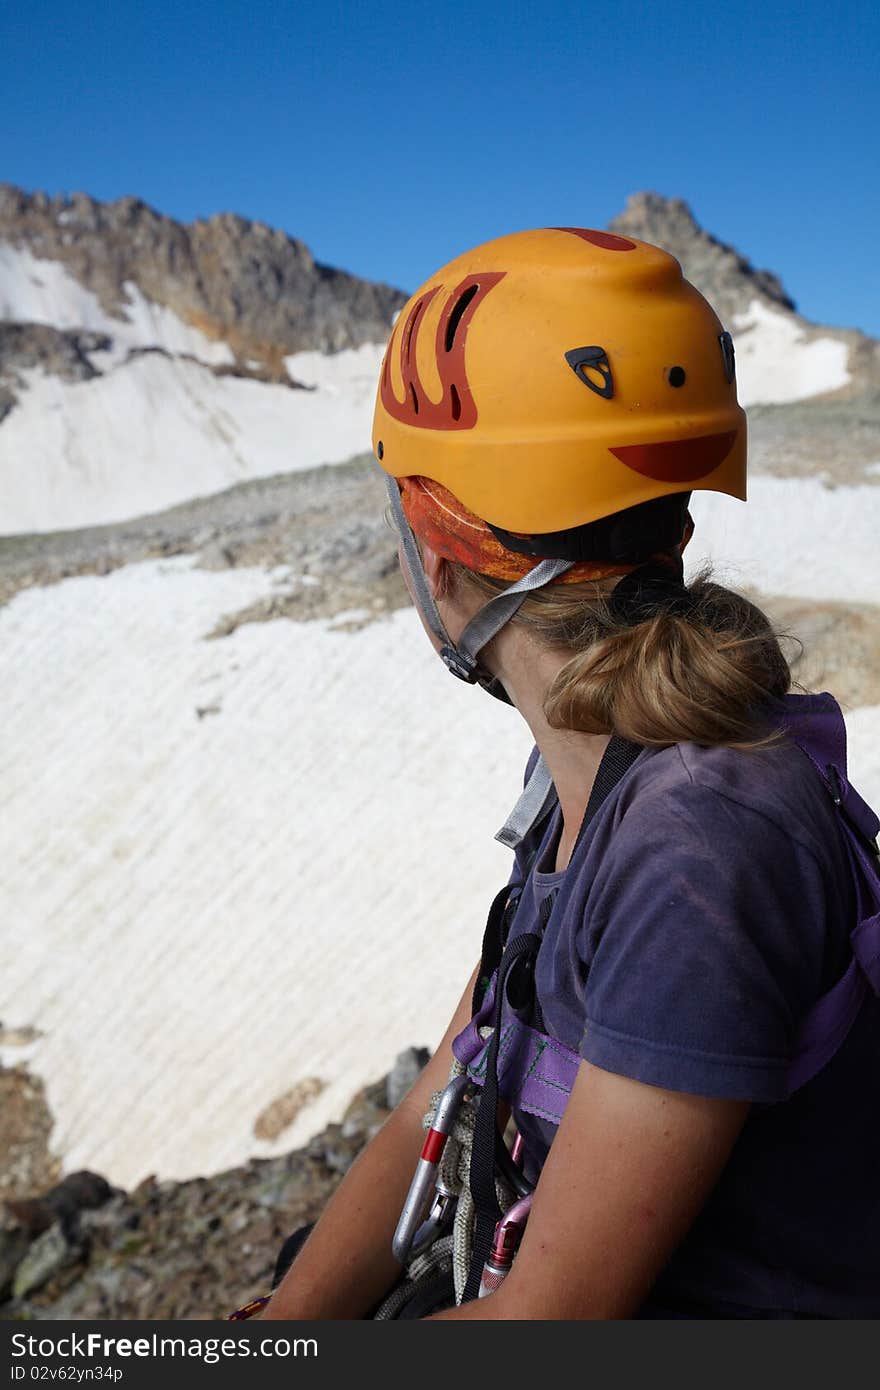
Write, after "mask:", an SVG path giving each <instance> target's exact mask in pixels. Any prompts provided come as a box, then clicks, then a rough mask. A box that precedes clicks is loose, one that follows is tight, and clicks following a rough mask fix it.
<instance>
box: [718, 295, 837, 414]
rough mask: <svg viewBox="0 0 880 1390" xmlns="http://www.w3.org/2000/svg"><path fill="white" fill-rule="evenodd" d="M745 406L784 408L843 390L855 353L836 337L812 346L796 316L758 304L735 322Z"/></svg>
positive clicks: (738, 371) (740, 392)
mask: <svg viewBox="0 0 880 1390" xmlns="http://www.w3.org/2000/svg"><path fill="white" fill-rule="evenodd" d="M733 337H734V343H735V347H736V378H737V395H738V397H739V402H740V405H744V406H750V405H782V404H784V403H785V402H787V401H802V400H806V399H807V398H808V397H810V396H820V395H823V394H824V393H825V392H826V391H837V390H838V389H839V388H840V387H841V386H846V385H847V384H848V382H849V381H850V380H851V378H850V374H849V371H848V370H847V362H848V360H849V349H848V347H847V345H846V343H843V342H840V341H839V340H838V339H836V338H814V339H812V341H808V340H807V337H806V334H805V332H804V329H803V326H802V325H801V324H800V323H799V322H798V320H797V319H796V318H794V317H793V316H792V315H791V314H785V313H780V312H779V311H777V310H775V309H770V308H768V307H767V305H766V304H763V303H762V302H761V301H760V300H759V299H753V300H752V302H751V304H750V305H749V308H748V310H747V311H746V313H744V314H737V315H736V317H735V319H734V321H733Z"/></svg>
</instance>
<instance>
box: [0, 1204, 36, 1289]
mask: <svg viewBox="0 0 880 1390" xmlns="http://www.w3.org/2000/svg"><path fill="white" fill-rule="evenodd" d="M28 1245H29V1236H28V1233H27V1232H26V1231H25V1230H24V1229H23V1228H22V1227H21V1226H13V1225H9V1224H6V1223H4V1225H3V1226H2V1227H0V1302H2V1301H3V1300H4V1299H5V1298H8V1297H9V1295H10V1294H11V1292H12V1283H13V1280H14V1278H15V1271H16V1270H17V1269H18V1267H19V1265H20V1264H21V1262H22V1260H23V1259H24V1257H25V1255H26V1254H27V1252H28Z"/></svg>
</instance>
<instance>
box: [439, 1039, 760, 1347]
mask: <svg viewBox="0 0 880 1390" xmlns="http://www.w3.org/2000/svg"><path fill="white" fill-rule="evenodd" d="M748 1110H749V1105H748V1103H747V1102H744V1101H731V1100H714V1099H709V1098H706V1097H703V1096H689V1095H684V1094H683V1093H681V1092H679V1091H666V1090H663V1089H662V1088H660V1087H657V1086H646V1085H644V1084H643V1083H642V1082H639V1081H631V1080H629V1078H627V1077H623V1076H616V1075H614V1074H613V1073H611V1072H607V1071H603V1070H602V1069H601V1068H599V1067H596V1066H593V1065H591V1064H590V1063H589V1062H582V1063H581V1067H580V1070H579V1072H578V1077H577V1080H576V1082H575V1085H574V1089H573V1091H572V1094H571V1098H570V1100H569V1103H568V1106H567V1108H566V1111H565V1114H564V1116H563V1119H562V1123H561V1125H560V1127H559V1131H558V1133H557V1136H556V1139H555V1141H554V1143H553V1145H552V1147H551V1149H550V1153H549V1156H548V1158H547V1161H546V1163H545V1164H544V1168H543V1171H542V1174H541V1179H540V1182H539V1184H538V1187H537V1190H536V1192H535V1198H534V1203H533V1206H532V1211H531V1215H530V1217H529V1223H528V1226H527V1227H526V1231H525V1235H524V1236H523V1242H522V1246H521V1247H520V1251H519V1254H518V1255H517V1257H516V1260H515V1262H514V1265H513V1268H512V1270H511V1272H510V1274H509V1275H508V1277H507V1279H506V1280H505V1281H504V1283H503V1284H502V1285H501V1288H500V1289H499V1290H498V1291H497V1292H496V1293H494V1294H492V1295H490V1296H489V1297H488V1298H484V1299H481V1300H479V1301H478V1302H474V1303H468V1304H465V1305H463V1306H462V1307H460V1308H451V1309H449V1310H448V1311H447V1312H444V1313H438V1314H436V1317H438V1318H480V1319H494V1318H502V1319H520V1318H522V1319H568V1320H575V1319H591V1318H598V1319H613V1318H629V1317H631V1316H632V1315H633V1314H634V1313H635V1312H636V1310H637V1309H638V1308H639V1306H640V1304H641V1303H642V1302H643V1301H644V1298H645V1296H646V1294H647V1293H648V1291H649V1289H650V1288H651V1286H652V1284H653V1283H654V1281H655V1280H656V1278H657V1276H658V1275H659V1273H660V1271H661V1270H662V1269H663V1266H664V1265H665V1264H666V1262H667V1260H668V1259H669V1257H670V1256H671V1254H672V1252H673V1251H674V1250H675V1248H676V1246H677V1245H678V1244H679V1243H680V1241H681V1240H682V1239H683V1237H684V1235H685V1234H686V1232H687V1231H688V1229H689V1227H690V1226H691V1224H692V1222H693V1221H694V1219H695V1217H696V1216H697V1214H698V1212H699V1211H700V1208H701V1207H702V1206H703V1203H704V1202H705V1200H706V1198H707V1197H708V1195H709V1193H710V1191H711V1190H712V1187H713V1186H714V1184H715V1182H716V1181H717V1179H718V1177H719V1176H720V1174H721V1171H722V1169H723V1168H724V1165H725V1163H726V1162H727V1159H728V1157H729V1155H730V1151H731V1149H732V1147H733V1144H734V1142H735V1140H736V1138H737V1135H738V1134H739V1132H740V1129H741V1128H742V1125H743V1123H744V1121H745V1118H746V1115H747V1114H748Z"/></svg>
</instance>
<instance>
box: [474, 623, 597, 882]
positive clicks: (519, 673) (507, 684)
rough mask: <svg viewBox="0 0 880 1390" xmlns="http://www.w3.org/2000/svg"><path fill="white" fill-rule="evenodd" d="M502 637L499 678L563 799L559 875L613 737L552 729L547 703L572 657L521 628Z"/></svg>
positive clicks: (572, 846)
mask: <svg viewBox="0 0 880 1390" xmlns="http://www.w3.org/2000/svg"><path fill="white" fill-rule="evenodd" d="M502 635H503V637H507V638H508V640H507V641H506V642H504V641H503V642H499V643H498V658H499V660H498V663H497V664H498V675H499V677H500V679H501V680H502V682H503V684H504V688H505V690H506V691H507V693H508V695H509V696H510V698H511V700H512V701H513V703H514V705H515V706H516V708H517V709H518V710H519V712H520V714H521V715H522V717H523V719H524V720H525V721H526V723H527V724H528V726H529V728H530V729H531V731H532V736H533V737H534V740H535V743H536V744H537V745H538V749H539V751H540V753H541V756H542V758H543V759H544V762H545V763H546V764H547V767H548V768H549V770H550V776H551V777H552V778H553V785H554V786H555V788H556V794H557V796H558V797H559V805H560V809H561V811H562V833H561V835H560V839H559V846H558V848H557V852H556V869H557V871H559V870H562V869H564V868H566V867H567V866H568V862H569V859H570V858H571V853H572V850H573V849H574V845H575V841H576V839H577V835H578V831H579V830H580V827H581V822H582V821H583V818H584V813H585V811H586V809H587V803H588V801H589V799H590V792H591V791H592V789H593V783H594V781H595V780H596V773H597V771H598V769H599V764H600V762H601V761H602V755H603V753H604V752H605V749H606V748H607V747H608V743H609V740H610V735H609V734H582V733H577V732H576V731H575V730H573V729H554V728H551V726H550V725H549V724H548V723H547V718H546V715H545V714H544V700H545V698H546V694H547V690H548V689H549V687H550V684H551V682H552V680H553V678H554V676H555V675H556V673H557V671H559V670H560V668H561V667H562V666H564V665H565V663H566V661H567V660H568V659H569V658H568V656H566V655H565V654H564V653H562V654H560V653H555V652H552V651H549V650H547V649H546V648H539V647H538V646H537V644H535V643H533V642H530V641H529V640H528V638H525V635H524V634H523V632H522V630H521V629H519V630H517V629H515V628H510V629H508V630H507V632H506V633H504V634H502ZM494 664H495V663H493V665H494Z"/></svg>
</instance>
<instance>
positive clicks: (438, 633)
mask: <svg viewBox="0 0 880 1390" xmlns="http://www.w3.org/2000/svg"><path fill="white" fill-rule="evenodd" d="M385 485H386V487H387V489H388V500H389V502H390V503H391V511H392V514H393V516H394V521H395V523H396V525H397V534H398V536H399V538H400V545H401V549H402V550H403V560H404V564H405V565H406V572H407V575H408V577H409V581H410V584H411V585H412V590H413V593H414V595H415V599H416V603H417V604H418V606H419V612H420V613H421V615H422V617H423V618H424V620H425V622H426V623H427V624H428V627H429V628H430V629H431V631H432V632H433V634H434V636H435V637H436V638H437V639H438V641H439V642H441V643H442V644H443V646H444V647H451V646H452V643H451V642H450V640H449V633H448V632H447V631H446V628H445V627H444V626H443V619H442V618H441V617H440V614H439V613H438V611H437V605H436V603H435V602H434V599H433V597H432V595H431V590H430V588H429V587H428V580H427V578H426V577H425V571H424V570H423V568H422V557H421V555H420V554H419V548H418V546H417V545H416V538H415V536H414V535H413V533H412V527H411V526H410V524H409V522H408V521H407V519H406V512H405V511H404V510H403V503H402V502H401V500H400V488H399V487H398V486H397V479H396V478H390V477H389V476H388V475H387V474H386V475H385Z"/></svg>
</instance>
